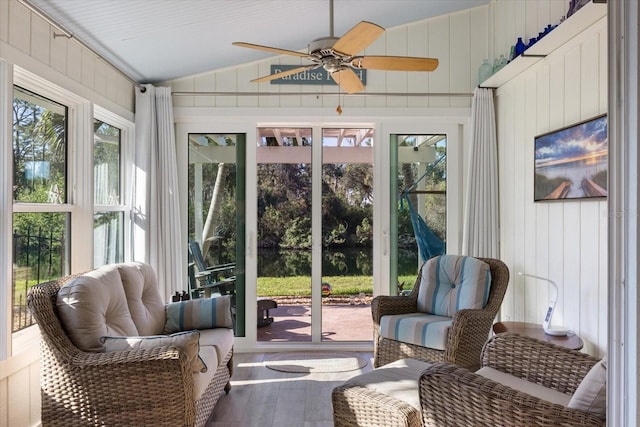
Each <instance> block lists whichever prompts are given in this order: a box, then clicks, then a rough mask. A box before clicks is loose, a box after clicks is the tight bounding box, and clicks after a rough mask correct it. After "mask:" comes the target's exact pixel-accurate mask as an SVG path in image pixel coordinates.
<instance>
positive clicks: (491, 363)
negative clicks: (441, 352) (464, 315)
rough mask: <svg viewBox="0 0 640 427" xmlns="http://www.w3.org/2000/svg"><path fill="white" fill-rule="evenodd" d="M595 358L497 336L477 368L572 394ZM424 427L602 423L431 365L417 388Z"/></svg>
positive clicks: (516, 337)
mask: <svg viewBox="0 0 640 427" xmlns="http://www.w3.org/2000/svg"><path fill="white" fill-rule="evenodd" d="M597 362H598V359H597V358H595V357H592V356H590V355H588V354H585V353H580V352H578V351H575V350H569V349H566V348H564V347H559V346H556V345H553V344H550V343H548V342H546V341H541V340H537V339H535V338H530V337H524V336H521V335H518V334H516V333H511V332H507V333H503V334H498V335H496V336H494V337H493V338H491V339H490V340H489V341H488V342H487V344H486V346H485V348H484V350H483V352H482V366H483V367H490V368H493V369H496V370H498V371H500V372H503V373H506V374H510V375H512V376H514V377H517V378H520V379H523V380H526V381H529V382H531V383H537V384H539V385H542V386H544V387H546V388H550V389H553V390H556V391H558V392H561V393H564V394H567V395H573V393H574V392H575V391H576V389H577V387H578V385H580V383H581V381H582V379H583V378H584V376H585V375H586V374H587V373H588V372H589V370H590V369H591V367H592V366H593V365H595V364H596V363H597ZM419 387H420V388H419V390H420V391H419V393H420V404H421V407H422V422H423V425H424V426H425V427H428V426H433V427H435V426H438V427H446V426H456V427H457V426H480V425H482V426H528V427H529V426H551V425H553V426H556V425H562V426H604V425H606V420H603V419H600V418H598V417H596V416H594V415H591V414H588V413H586V412H582V411H579V410H577V409H571V408H568V407H565V406H563V405H559V404H554V403H551V402H547V401H545V400H542V399H539V398H536V397H534V396H531V395H529V394H525V393H523V392H520V391H518V390H514V389H513V388H510V387H508V386H504V385H501V384H499V383H497V382H494V381H492V380H490V379H487V378H485V377H482V376H480V375H478V374H476V373H474V372H470V371H469V370H467V369H464V368H460V367H458V366H455V365H451V364H448V363H435V364H433V365H432V366H431V367H429V368H427V369H426V370H424V371H423V373H422V375H421V377H420V383H419Z"/></svg>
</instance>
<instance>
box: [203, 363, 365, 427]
mask: <svg viewBox="0 0 640 427" xmlns="http://www.w3.org/2000/svg"><path fill="white" fill-rule="evenodd" d="M357 354H358V355H360V356H362V357H364V358H365V359H366V360H367V361H368V363H367V365H366V366H365V367H363V368H361V369H359V370H354V371H348V372H336V373H311V374H299V373H287V372H279V371H274V370H272V369H269V368H267V367H265V366H264V365H263V361H264V358H265V354H264V353H238V354H235V355H234V356H233V358H234V367H235V369H234V371H233V376H232V377H231V387H232V388H231V391H230V392H229V394H227V395H224V394H223V395H222V397H221V398H220V400H219V401H218V404H217V405H216V408H215V410H214V412H213V414H211V417H210V418H209V420H208V421H207V424H206V425H207V427H222V426H224V427H252V426H256V427H258V426H259V427H276V426H277V427H329V426H333V411H332V407H331V390H333V388H334V387H335V386H337V385H340V384H342V383H343V382H344V381H346V380H347V379H349V378H351V377H353V376H356V375H359V374H361V373H363V372H368V371H370V370H371V369H372V366H373V355H372V353H357Z"/></svg>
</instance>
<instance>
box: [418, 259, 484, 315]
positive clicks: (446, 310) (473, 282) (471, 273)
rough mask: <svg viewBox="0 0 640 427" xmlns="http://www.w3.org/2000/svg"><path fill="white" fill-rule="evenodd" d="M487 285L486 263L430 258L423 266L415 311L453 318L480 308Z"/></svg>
mask: <svg viewBox="0 0 640 427" xmlns="http://www.w3.org/2000/svg"><path fill="white" fill-rule="evenodd" d="M490 286H491V272H490V269H489V264H487V263H485V262H483V261H480V260H479V259H477V258H474V257H470V256H458V255H439V256H436V257H433V258H431V259H429V260H427V261H426V263H425V264H424V266H423V267H422V274H421V275H420V289H419V290H418V311H420V312H422V313H429V314H436V315H439V316H448V317H453V316H454V314H456V312H458V311H459V310H463V309H480V308H482V307H484V306H485V304H486V303H487V301H488V299H489V289H490Z"/></svg>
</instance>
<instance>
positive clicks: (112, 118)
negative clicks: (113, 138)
mask: <svg viewBox="0 0 640 427" xmlns="http://www.w3.org/2000/svg"><path fill="white" fill-rule="evenodd" d="M93 110H94V111H93V113H94V114H93V116H94V117H93V119H95V120H100V121H101V122H104V123H107V124H109V125H111V126H113V127H116V128H118V129H120V203H119V204H117V205H100V204H93V212H92V215H91V221H92V228H91V230H92V234H91V235H92V236H93V217H94V215H95V214H96V213H97V212H121V213H122V217H123V222H122V227H123V229H124V230H123V231H124V233H123V236H122V238H123V260H124V261H127V260H130V259H131V253H132V249H131V195H132V190H131V188H132V185H131V183H132V176H133V172H132V165H133V156H134V151H133V148H134V137H135V132H134V125H133V123H131V122H130V121H128V120H126V119H124V118H122V117H120V116H118V115H117V114H115V113H112V112H110V111H109V110H107V109H105V108H103V107H101V106H99V105H94V108H93ZM91 123H92V124H93V120H92V121H91ZM91 141H92V144H91V177H92V180H91V188H92V198H91V200H92V203H93V201H94V199H93V189H94V182H93V156H94V152H93V133H92V136H91ZM94 245H95V242H94ZM93 248H94V246H92V261H91V262H92V265H93Z"/></svg>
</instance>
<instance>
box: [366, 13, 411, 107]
mask: <svg viewBox="0 0 640 427" xmlns="http://www.w3.org/2000/svg"><path fill="white" fill-rule="evenodd" d="M385 34H386V36H387V37H386V40H387V55H390V54H391V52H393V55H399V56H406V55H407V34H408V30H407V27H406V26H402V27H397V28H394V29H391V30H388V31H386V33H385ZM374 72H375V71H372V72H371V73H370V74H373V73H374ZM381 74H383V75H384V76H385V78H386V79H385V88H386V91H387V92H393V93H403V92H407V85H408V74H409V73H407V72H404V71H387V72H382V73H381ZM386 101H387V107H406V106H407V100H406V98H400V97H390V98H387V100H386Z"/></svg>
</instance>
